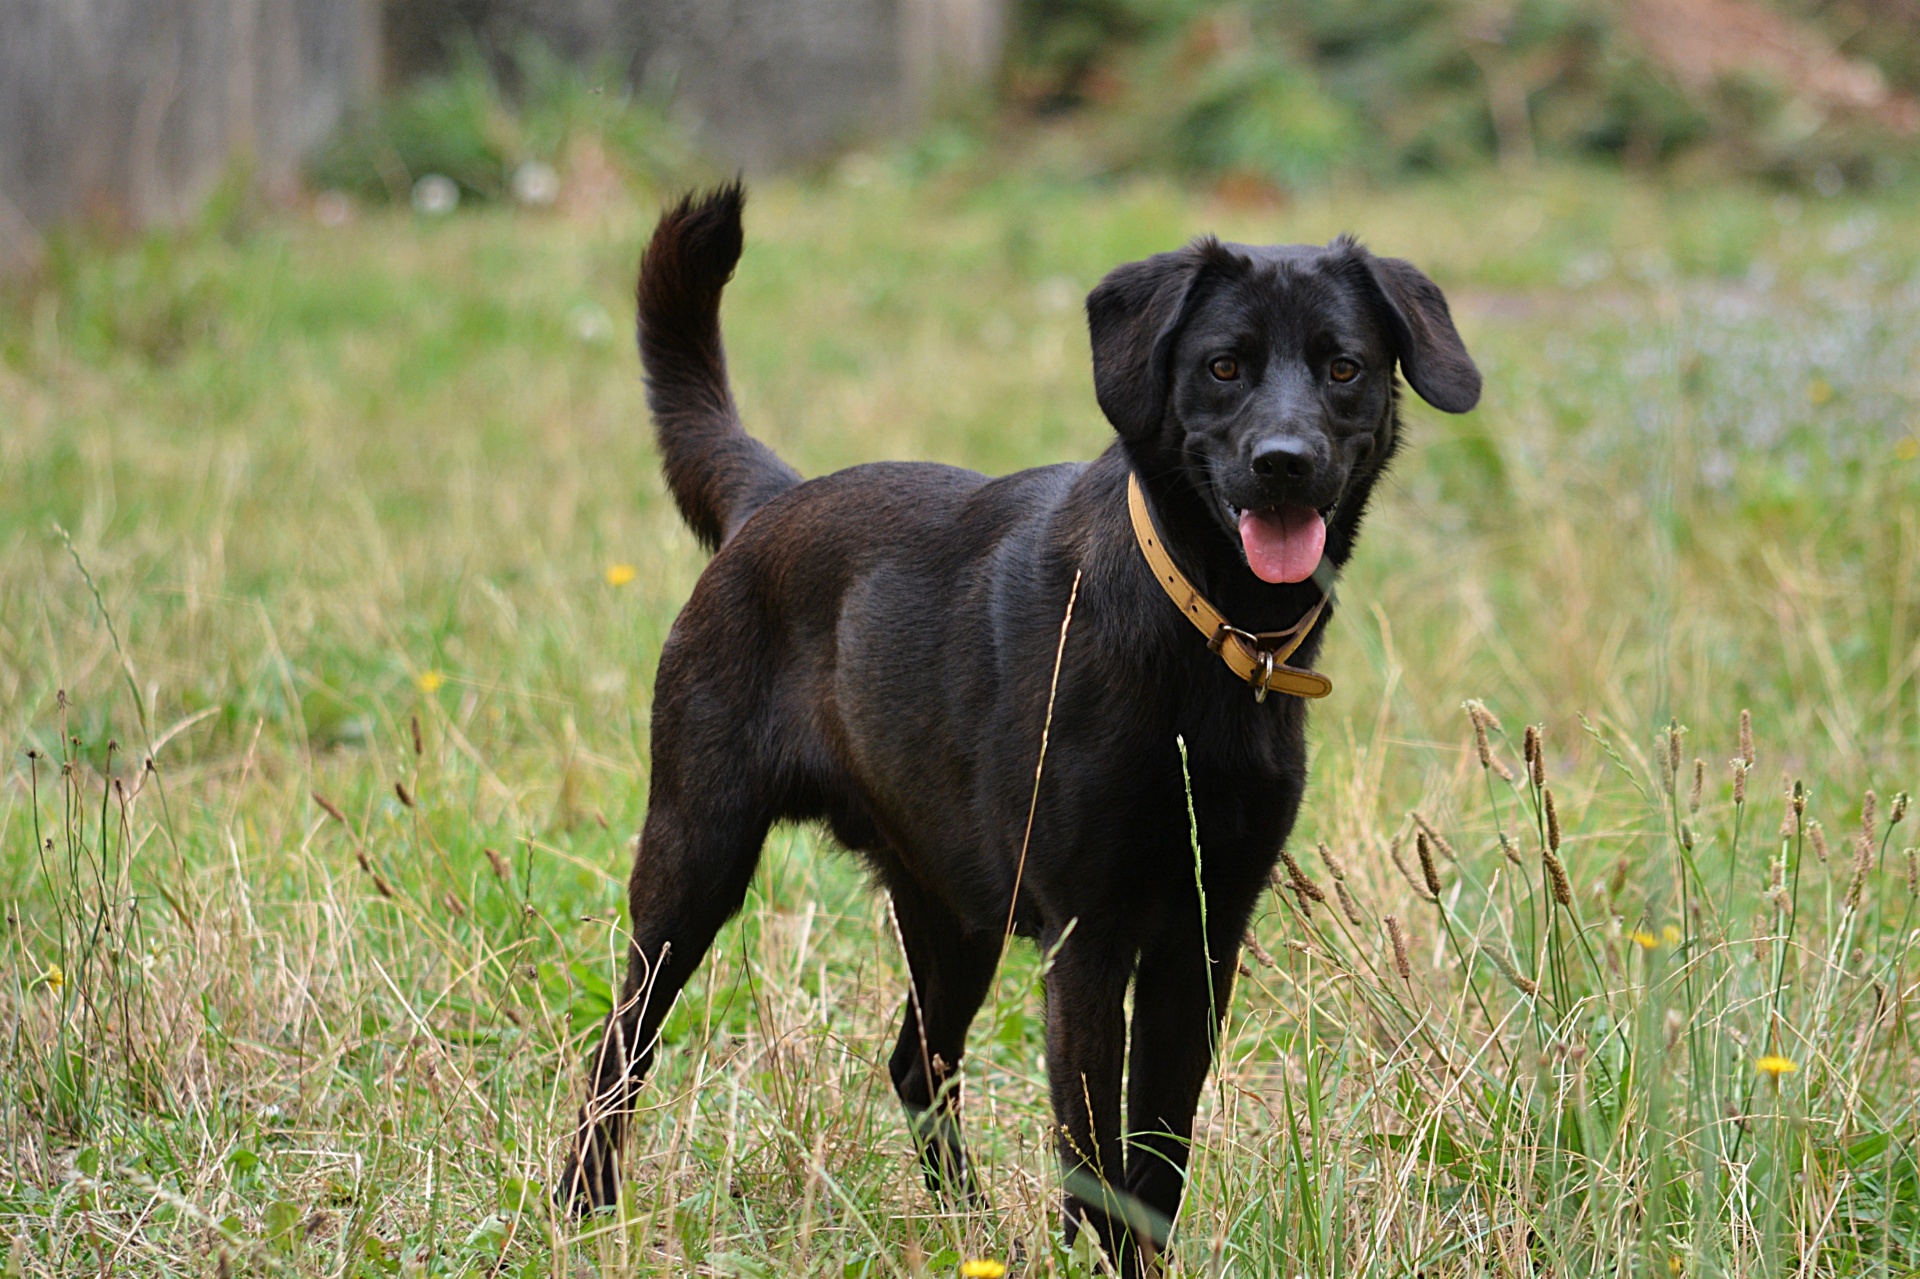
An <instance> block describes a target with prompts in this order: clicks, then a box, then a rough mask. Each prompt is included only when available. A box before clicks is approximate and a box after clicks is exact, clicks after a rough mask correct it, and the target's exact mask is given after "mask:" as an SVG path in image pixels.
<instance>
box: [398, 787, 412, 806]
mask: <svg viewBox="0 0 1920 1279" xmlns="http://www.w3.org/2000/svg"><path fill="white" fill-rule="evenodd" d="M393 793H394V794H395V795H397V796H399V797H400V802H401V803H402V804H405V805H406V806H407V807H408V808H412V807H413V796H412V794H410V793H409V792H408V790H407V784H406V783H405V782H395V783H394V784H393Z"/></svg>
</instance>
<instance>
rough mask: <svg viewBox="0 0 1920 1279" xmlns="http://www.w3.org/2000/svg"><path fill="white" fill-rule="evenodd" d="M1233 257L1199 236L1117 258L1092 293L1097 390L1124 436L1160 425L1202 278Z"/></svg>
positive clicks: (1143, 434) (1136, 436)
mask: <svg viewBox="0 0 1920 1279" xmlns="http://www.w3.org/2000/svg"><path fill="white" fill-rule="evenodd" d="M1231 257H1232V255H1231V254H1228V253H1227V251H1226V250H1224V249H1222V248H1221V247H1220V245H1219V243H1218V242H1217V241H1215V240H1212V239H1207V240H1200V241H1197V242H1195V243H1193V244H1190V245H1188V246H1187V247H1186V248H1184V249H1179V250H1176V251H1175V252H1172V253H1156V254H1154V255H1153V256H1152V257H1150V258H1147V259H1145V260H1143V261H1140V262H1129V263H1127V264H1126V265H1125V266H1117V267H1115V268H1114V269H1113V270H1111V271H1109V272H1108V273H1107V278H1106V279H1104V280H1102V281H1100V283H1099V285H1098V286H1096V287H1095V288H1094V290H1093V292H1091V293H1089V294H1088V295H1087V331H1088V334H1089V335H1090V336H1091V337H1092V339H1093V393H1094V395H1095V397H1096V398H1098V399H1099V401H1100V411H1101V412H1103V413H1105V414H1106V415H1107V421H1109V422H1111V423H1113V429H1114V430H1116V431H1118V432H1119V433H1120V437H1121V438H1122V439H1126V440H1144V439H1146V438H1147V437H1148V436H1150V435H1152V433H1153V432H1154V430H1155V428H1157V427H1158V426H1159V425H1160V419H1161V417H1162V416H1163V415H1164V414H1165V413H1166V407H1167V391H1168V377H1167V360H1168V358H1169V356H1170V355H1171V354H1172V351H1173V344H1174V341H1175V339H1177V338H1178V337H1179V336H1180V329H1181V326H1182V325H1183V324H1185V322H1186V318H1187V315H1188V314H1189V313H1190V312H1191V311H1192V309H1193V303H1194V301H1195V300H1196V299H1197V297H1198V295H1199V292H1200V289H1199V287H1198V286H1199V284H1200V281H1201V279H1202V278H1203V277H1204V276H1205V275H1206V274H1207V273H1208V271H1209V270H1210V269H1211V268H1214V267H1216V266H1224V265H1226V259H1229V258H1231ZM1235 260H1237V259H1235Z"/></svg>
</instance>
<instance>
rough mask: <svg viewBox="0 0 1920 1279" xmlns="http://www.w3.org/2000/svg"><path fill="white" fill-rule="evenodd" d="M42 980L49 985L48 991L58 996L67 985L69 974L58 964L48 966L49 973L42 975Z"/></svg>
mask: <svg viewBox="0 0 1920 1279" xmlns="http://www.w3.org/2000/svg"><path fill="white" fill-rule="evenodd" d="M40 980H41V981H43V982H45V983H47V989H48V990H50V991H52V992H53V993H54V994H56V995H57V994H59V993H60V991H61V990H62V989H63V988H64V987H65V986H66V984H67V973H66V970H65V969H63V968H61V967H60V965H58V964H48V965H47V971H46V972H44V973H41V974H40Z"/></svg>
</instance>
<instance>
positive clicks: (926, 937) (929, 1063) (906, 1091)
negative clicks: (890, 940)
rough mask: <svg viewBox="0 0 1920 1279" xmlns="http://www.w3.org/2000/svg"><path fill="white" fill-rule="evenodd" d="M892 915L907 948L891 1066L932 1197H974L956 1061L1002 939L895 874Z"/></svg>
mask: <svg viewBox="0 0 1920 1279" xmlns="http://www.w3.org/2000/svg"><path fill="white" fill-rule="evenodd" d="M892 895H893V913H894V919H895V921H896V922H897V923H898V924H899V926H900V943H901V945H902V946H903V947H904V948H905V950H906V952H907V969H908V980H909V982H910V985H909V988H908V991H907V1007H906V1012H905V1014H904V1015H903V1017H902V1022H901V1026H900V1042H899V1043H898V1044H897V1045H896V1046H895V1048H894V1050H893V1058H892V1060H891V1062H890V1063H889V1071H890V1073H891V1074H892V1076H893V1088H894V1091H895V1092H897V1093H898V1094H899V1095H900V1101H901V1103H902V1104H903V1105H904V1106H905V1107H906V1108H907V1119H908V1122H909V1123H910V1124H911V1125H912V1128H913V1137H914V1143H915V1145H916V1146H918V1148H919V1151H920V1162H921V1166H922V1168H923V1169H924V1171H925V1173H926V1177H927V1187H928V1189H930V1190H932V1191H933V1192H934V1194H935V1195H936V1196H940V1197H943V1198H945V1197H950V1196H959V1195H964V1196H965V1197H966V1198H968V1199H972V1198H974V1197H975V1196H976V1195H977V1193H978V1187H977V1186H975V1184H974V1181H973V1174H972V1172H971V1170H970V1169H968V1167H967V1161H966V1153H965V1150H964V1148H963V1146H962V1143H961V1140H960V1058H961V1055H962V1054H963V1053H965V1052H966V1048H967V1028H968V1027H969V1026H970V1025H972V1024H973V1017H974V1014H975V1013H976V1012H978V1011H979V1010H980V1003H981V1001H982V1000H983V999H985V998H986V995H987V990H988V988H989V987H990V986H992V984H993V974H994V970H995V968H996V967H997V966H998V964H999V962H1000V938H999V937H998V936H996V935H995V934H993V933H991V932H975V933H969V932H967V931H965V930H964V929H963V928H962V927H961V925H960V921H959V920H958V919H956V918H954V916H953V914H952V912H951V911H949V910H948V909H947V908H946V907H945V906H943V905H942V904H940V903H939V902H937V901H935V900H933V899H931V898H930V897H929V896H928V895H927V894H926V893H925V892H924V891H923V890H922V889H920V888H919V887H917V886H916V885H914V884H913V883H912V882H911V881H908V880H907V879H906V878H905V876H900V877H898V882H896V883H894V884H893V885H892Z"/></svg>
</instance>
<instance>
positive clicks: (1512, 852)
mask: <svg viewBox="0 0 1920 1279" xmlns="http://www.w3.org/2000/svg"><path fill="white" fill-rule="evenodd" d="M1500 851H1501V852H1502V853H1504V854H1506V858H1507V860H1508V861H1510V862H1512V863H1513V864H1514V865H1515V866H1518V865H1519V864H1520V849H1519V848H1518V847H1516V846H1515V844H1514V842H1513V841H1512V840H1511V839H1508V838H1507V832H1505V831H1501V832H1500Z"/></svg>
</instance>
